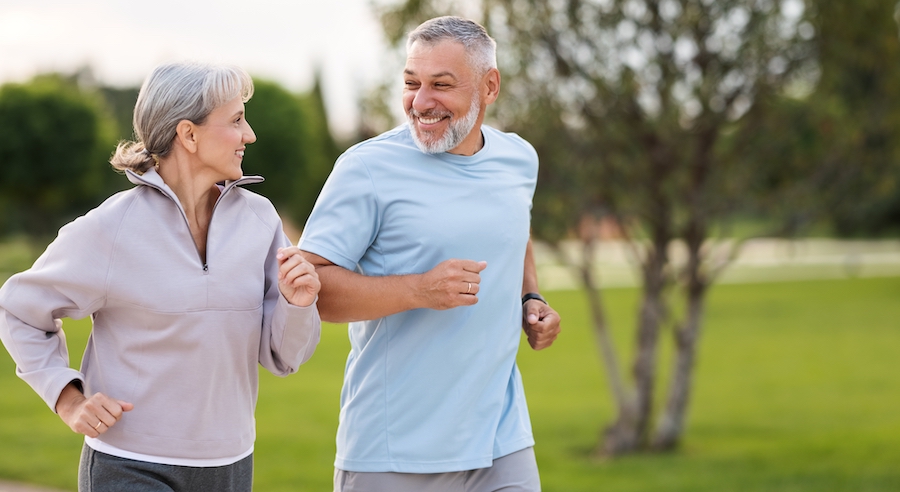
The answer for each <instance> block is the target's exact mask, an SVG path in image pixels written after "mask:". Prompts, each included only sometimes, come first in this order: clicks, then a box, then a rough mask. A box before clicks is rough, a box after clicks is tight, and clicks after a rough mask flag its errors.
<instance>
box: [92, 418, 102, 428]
mask: <svg viewBox="0 0 900 492" xmlns="http://www.w3.org/2000/svg"><path fill="white" fill-rule="evenodd" d="M101 425H103V421H102V420H101V421H100V422H97V425H95V426H94V430H100V426H101Z"/></svg>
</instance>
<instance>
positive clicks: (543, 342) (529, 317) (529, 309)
mask: <svg viewBox="0 0 900 492" xmlns="http://www.w3.org/2000/svg"><path fill="white" fill-rule="evenodd" d="M559 321H560V319H559V314H558V313H557V312H556V311H555V310H554V309H553V308H552V307H550V306H548V305H546V304H544V303H543V302H541V301H539V300H537V299H530V300H529V301H528V302H526V303H525V305H524V306H522V329H523V330H525V335H526V336H528V344H529V345H531V348H533V349H534V350H542V349H545V348H547V347H549V346H550V345H553V342H554V340H556V337H557V336H559V331H560V327H559Z"/></svg>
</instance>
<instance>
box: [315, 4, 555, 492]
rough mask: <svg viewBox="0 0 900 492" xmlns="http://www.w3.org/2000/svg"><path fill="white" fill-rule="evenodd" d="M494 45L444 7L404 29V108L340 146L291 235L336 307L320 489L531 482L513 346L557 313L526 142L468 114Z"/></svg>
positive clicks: (419, 489) (542, 342) (478, 104)
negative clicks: (544, 290) (336, 389)
mask: <svg viewBox="0 0 900 492" xmlns="http://www.w3.org/2000/svg"><path fill="white" fill-rule="evenodd" d="M495 52H496V43H495V42H494V40H493V39H491V38H490V36H488V34H487V32H486V31H485V30H484V28H483V27H481V26H480V25H478V24H476V23H474V22H471V21H468V20H465V19H461V18H458V17H440V18H436V19H432V20H430V21H428V22H425V23H424V24H422V25H421V26H419V27H418V28H417V29H416V30H415V31H413V32H412V33H410V35H409V38H408V41H407V61H406V68H405V70H404V73H403V77H404V84H405V87H404V90H403V105H404V109H405V110H406V113H407V115H408V120H409V121H408V122H407V124H405V125H402V126H400V127H397V128H395V129H393V130H391V131H388V132H386V133H384V134H382V135H379V136H378V137H375V138H373V139H370V140H367V141H365V142H362V143H360V144H357V145H356V146H354V147H352V148H351V149H349V150H348V151H347V152H346V153H344V155H342V156H341V157H340V159H339V160H338V162H337V164H336V165H335V167H334V170H333V172H332V173H331V176H330V177H329V178H328V181H327V182H326V184H325V187H324V188H323V190H322V193H321V195H320V196H319V199H318V202H317V203H316V206H315V209H314V210H313V212H312V214H311V215H310V218H309V221H308V222H307V224H306V227H305V229H304V232H303V236H302V237H301V238H300V245H299V246H300V249H301V250H303V251H304V254H305V256H306V257H307V259H308V260H310V262H311V263H313V264H314V265H316V270H317V272H318V274H319V279H320V281H321V283H322V290H321V291H320V294H319V300H318V306H319V310H320V312H321V316H322V318H323V319H325V320H328V321H333V322H346V321H349V322H351V323H350V342H351V351H350V355H349V358H348V360H347V367H346V372H345V378H344V387H343V390H342V392H341V412H340V426H339V427H338V436H337V458H336V461H335V468H336V469H335V490H336V491H341V492H350V491H391V492H398V491H416V492H426V491H432V490H433V491H441V492H445V491H460V492H462V491H493V490H501V489H502V490H504V491H537V490H540V479H539V476H538V470H537V465H536V463H535V459H534V452H533V449H532V446H533V445H534V438H533V437H532V432H531V423H530V420H529V416H528V408H527V406H526V403H525V394H524V392H523V389H522V379H521V376H520V374H519V370H518V368H517V367H516V353H517V351H518V346H519V329H520V327H522V328H524V330H525V333H526V334H527V336H528V341H529V343H530V345H531V346H532V347H533V348H534V349H536V350H540V349H542V348H545V347H548V346H549V345H550V344H552V343H553V341H554V340H555V339H556V336H557V334H558V333H559V321H560V320H559V315H558V314H557V313H556V311H554V310H553V309H552V308H551V307H550V306H548V305H547V303H546V302H545V301H544V299H543V298H542V297H541V296H540V295H539V294H538V293H537V291H538V285H537V278H536V273H535V267H534V259H533V257H532V252H531V243H530V239H529V230H530V219H531V214H530V211H531V199H532V195H533V194H534V188H535V183H536V180H537V169H538V159H537V154H536V153H535V151H534V149H533V148H532V147H531V145H529V144H528V142H526V141H524V140H522V139H521V138H520V137H519V136H517V135H514V134H508V133H503V132H500V131H498V130H495V129H493V128H491V127H488V126H484V125H482V121H483V119H484V114H485V110H486V108H487V106H488V105H489V104H491V103H493V102H494V101H495V100H496V99H497V96H498V94H499V91H500V72H498V71H497V65H496V54H495Z"/></svg>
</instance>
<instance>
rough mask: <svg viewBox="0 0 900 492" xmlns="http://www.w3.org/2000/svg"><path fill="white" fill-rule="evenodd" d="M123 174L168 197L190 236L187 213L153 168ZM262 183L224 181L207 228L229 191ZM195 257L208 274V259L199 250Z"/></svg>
mask: <svg viewBox="0 0 900 492" xmlns="http://www.w3.org/2000/svg"><path fill="white" fill-rule="evenodd" d="M125 174H126V176H128V180H129V181H131V182H132V183H134V184H136V185H143V186H149V187H151V188H155V189H157V190H159V192H160V193H162V194H163V195H164V196H166V197H168V198H169V199H170V200H172V201H173V202H175V206H177V207H178V210H180V211H181V217H182V218H184V223H185V226H187V229H188V235H190V229H191V227H190V223H189V221H188V217H187V212H185V210H184V207H183V206H182V205H181V200H179V199H178V196H177V195H176V194H175V192H174V191H173V190H172V188H169V185H167V184H166V182H165V181H163V179H162V176H160V175H159V173H158V172H156V169H155V168H150V169H148V170H147V171H146V172H144V174H137V173H136V172H134V171H132V170H130V169H126V170H125ZM263 181H265V179H263V177H262V176H243V177H241V178H240V179H237V180H234V181H230V180H226V181H225V185H224V188H223V189H222V191H221V192H220V193H219V197H218V198H216V203H215V204H214V205H213V209H212V213H211V215H210V224H209V227H210V228H212V217H213V216H214V215H215V212H216V208H218V206H219V203H220V202H221V201H222V198H224V197H225V195H227V194H228V192H229V191H231V190H232V189H234V187H235V186H238V185H244V184H251V183H262V182H263ZM208 235H209V231H207V237H208ZM191 241H192V242H193V238H191ZM196 246H197V245H196V244H194V247H196ZM208 250H209V243H207V251H208ZM197 256H198V259H199V260H200V265H201V267H202V268H203V273H204V275H206V274H209V262H208V260H209V258H208V257H207V258H203V257H202V256H201V255H200V251H199V250H198V251H197Z"/></svg>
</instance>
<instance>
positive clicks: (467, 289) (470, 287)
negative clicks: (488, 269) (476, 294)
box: [466, 282, 472, 294]
mask: <svg viewBox="0 0 900 492" xmlns="http://www.w3.org/2000/svg"><path fill="white" fill-rule="evenodd" d="M466 283H467V284H469V286H468V287H466V294H468V293H469V292H472V282H466Z"/></svg>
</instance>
